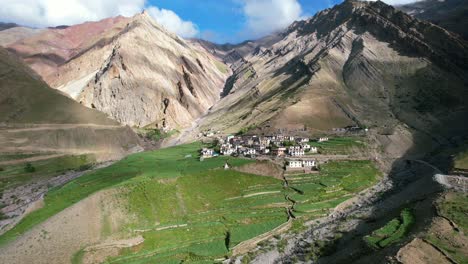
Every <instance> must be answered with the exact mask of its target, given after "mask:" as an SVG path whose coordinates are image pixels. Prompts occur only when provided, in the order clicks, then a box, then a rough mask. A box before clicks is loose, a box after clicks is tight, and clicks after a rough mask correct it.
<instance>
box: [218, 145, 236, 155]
mask: <svg viewBox="0 0 468 264" xmlns="http://www.w3.org/2000/svg"><path fill="white" fill-rule="evenodd" d="M219 151H220V152H221V154H222V155H225V156H230V155H232V154H234V152H235V151H236V149H235V148H233V146H232V145H231V144H229V143H228V144H223V145H221V148H220V150H219Z"/></svg>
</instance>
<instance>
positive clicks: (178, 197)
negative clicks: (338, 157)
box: [0, 143, 380, 263]
mask: <svg viewBox="0 0 468 264" xmlns="http://www.w3.org/2000/svg"><path fill="white" fill-rule="evenodd" d="M201 147H202V145H201V143H193V144H188V145H182V146H177V147H173V148H168V149H161V150H157V151H152V152H146V153H139V154H135V155H131V156H129V157H127V158H125V159H123V160H121V161H119V162H117V163H115V164H114V165H112V166H110V167H107V168H104V169H100V170H97V171H95V172H92V173H89V174H87V175H84V176H82V177H81V178H79V179H77V180H74V181H72V182H70V183H69V184H67V185H65V186H63V187H62V188H59V189H55V190H52V191H51V192H49V193H48V195H47V196H46V197H45V206H44V207H43V208H42V209H39V210H37V211H35V212H33V213H31V214H30V215H28V216H27V217H26V218H25V219H24V220H22V221H21V222H20V223H19V224H18V225H17V226H16V227H15V228H14V229H12V230H11V231H9V232H7V233H6V234H5V235H3V236H1V237H0V243H5V242H6V241H9V240H11V239H14V238H15V237H17V236H18V235H20V234H22V233H24V232H25V231H27V230H29V229H30V228H31V227H33V226H35V225H37V224H39V223H41V222H43V221H45V220H46V219H47V218H49V217H50V216H52V215H54V214H56V213H58V212H60V211H61V210H63V209H65V208H67V207H69V206H70V205H72V204H74V203H76V202H78V201H80V200H82V199H84V198H85V197H87V196H89V195H91V194H93V193H95V192H97V191H99V190H103V189H108V188H113V189H114V190H116V192H117V194H116V197H115V199H118V200H119V203H118V204H120V205H121V207H122V208H121V209H122V210H123V211H124V212H125V214H126V215H128V216H131V217H128V219H127V220H126V222H125V223H124V224H122V225H121V226H120V227H119V229H118V230H117V231H116V232H115V230H114V233H113V234H111V233H112V232H110V231H109V230H110V229H109V228H106V225H104V227H103V230H102V234H103V236H104V237H103V239H105V237H106V236H109V235H113V236H116V235H118V236H120V237H135V236H137V235H142V236H143V238H144V239H145V240H144V242H143V244H141V245H138V246H136V247H133V248H127V249H121V250H120V252H119V255H118V256H114V257H110V258H109V259H108V262H109V263H180V262H181V261H185V262H191V263H213V260H214V259H218V258H223V257H224V256H226V255H229V254H230V250H231V249H232V248H233V247H234V246H235V245H237V244H239V243H240V242H242V241H245V240H248V239H250V238H253V237H255V236H258V235H260V234H263V233H265V232H268V231H270V230H272V229H274V228H276V227H278V226H279V225H281V224H283V223H285V222H286V221H287V220H288V216H287V212H286V207H288V206H291V205H292V201H293V200H294V201H296V206H295V210H294V214H295V216H296V217H298V223H302V221H301V220H299V219H301V218H304V219H307V220H309V219H314V218H317V217H320V216H323V215H326V214H327V213H328V211H329V210H330V209H332V208H333V207H335V206H336V205H338V204H339V203H341V202H343V201H345V200H347V199H349V198H350V197H352V196H353V194H354V193H356V192H358V191H360V190H363V189H364V188H366V187H369V186H370V185H372V184H373V183H375V181H376V180H377V179H378V177H379V175H380V174H379V172H378V171H377V169H376V168H375V167H374V166H373V165H372V163H371V162H370V161H343V162H330V163H328V164H325V165H323V166H322V172H321V173H320V174H311V175H300V176H294V179H292V180H290V182H289V185H290V186H291V187H292V188H285V187H283V181H281V180H278V179H275V178H273V177H265V176H258V175H251V174H245V173H241V172H238V171H235V170H224V169H221V168H222V167H223V165H224V163H225V161H226V159H229V163H230V164H231V165H233V166H240V165H244V164H247V163H250V162H252V161H251V160H246V159H234V158H231V157H217V158H211V159H205V160H204V161H199V158H198V150H199V149H200V148H201ZM300 226H302V224H300ZM83 254H85V253H84V252H83V251H79V252H76V254H75V256H74V258H73V262H74V263H80V261H81V259H82V258H83Z"/></svg>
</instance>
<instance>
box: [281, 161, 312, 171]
mask: <svg viewBox="0 0 468 264" xmlns="http://www.w3.org/2000/svg"><path fill="white" fill-rule="evenodd" d="M286 169H287V170H302V169H303V170H313V169H317V161H316V160H313V159H310V160H289V161H288V163H287V165H286Z"/></svg>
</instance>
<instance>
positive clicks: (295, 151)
mask: <svg viewBox="0 0 468 264" xmlns="http://www.w3.org/2000/svg"><path fill="white" fill-rule="evenodd" d="M288 154H289V155H290V156H293V157H298V156H304V154H305V153H304V149H302V148H301V147H300V146H293V147H290V148H289V149H288Z"/></svg>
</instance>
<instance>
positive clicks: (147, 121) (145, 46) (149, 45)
mask: <svg viewBox="0 0 468 264" xmlns="http://www.w3.org/2000/svg"><path fill="white" fill-rule="evenodd" d="M8 48H9V49H10V50H11V51H14V52H15V53H17V54H19V55H20V56H21V57H22V58H23V59H24V61H25V62H26V63H28V64H29V65H30V66H31V67H32V68H33V69H34V70H36V71H37V72H38V73H39V74H40V75H41V76H42V78H43V79H44V80H45V81H46V82H47V83H49V84H50V85H51V86H52V87H54V88H57V89H58V90H60V91H62V92H64V93H66V94H68V95H69V96H70V97H72V98H74V99H76V100H77V101H79V102H80V103H81V104H83V105H85V106H87V107H89V108H95V109H97V110H99V111H101V112H104V113H106V114H108V115H109V116H110V117H111V118H113V119H115V120H117V121H118V122H120V123H122V124H126V125H130V126H136V127H144V126H147V125H154V126H156V127H158V128H172V129H175V128H183V127H187V126H189V125H190V124H191V122H192V121H193V120H195V119H196V118H198V117H200V116H201V115H202V114H204V113H205V111H206V110H207V109H208V108H209V107H211V106H212V105H213V104H214V103H215V102H216V101H217V100H218V99H219V94H220V90H221V88H222V86H223V83H224V80H225V78H226V76H227V74H228V70H227V68H226V67H225V66H224V64H223V63H222V62H220V61H218V60H216V59H215V58H214V56H212V55H211V54H209V53H208V52H206V51H205V49H204V48H202V47H201V46H199V45H194V44H191V43H188V42H186V41H185V40H183V39H181V38H179V37H178V36H176V35H174V34H172V33H169V32H168V31H166V30H165V29H163V28H162V27H161V26H159V25H158V24H156V22H154V21H153V19H152V18H150V16H149V15H148V14H147V13H142V14H138V15H136V16H134V17H132V18H124V17H116V18H110V19H105V20H102V21H99V22H87V23H84V24H81V25H76V26H71V27H67V28H65V29H50V30H46V31H44V32H42V33H41V34H37V35H34V36H32V37H31V38H26V39H23V40H21V41H18V42H16V43H14V44H12V45H10V46H9V47H8Z"/></svg>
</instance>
